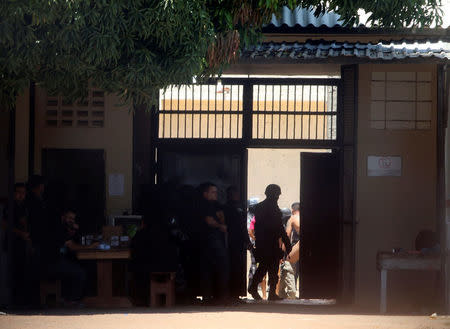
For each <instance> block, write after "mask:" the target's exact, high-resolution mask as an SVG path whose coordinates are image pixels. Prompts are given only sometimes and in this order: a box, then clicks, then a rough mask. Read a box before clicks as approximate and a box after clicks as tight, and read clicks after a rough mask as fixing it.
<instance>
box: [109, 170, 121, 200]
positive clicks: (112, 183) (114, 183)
mask: <svg viewBox="0 0 450 329" xmlns="http://www.w3.org/2000/svg"><path fill="white" fill-rule="evenodd" d="M123 186H124V176H123V174H110V175H109V188H108V190H109V195H111V196H123V193H124V187H123Z"/></svg>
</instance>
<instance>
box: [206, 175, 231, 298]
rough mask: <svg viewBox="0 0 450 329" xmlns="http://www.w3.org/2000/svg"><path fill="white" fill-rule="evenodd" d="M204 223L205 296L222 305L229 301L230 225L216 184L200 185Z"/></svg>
mask: <svg viewBox="0 0 450 329" xmlns="http://www.w3.org/2000/svg"><path fill="white" fill-rule="evenodd" d="M200 193H201V200H200V205H199V212H200V213H199V216H200V221H201V222H202V223H203V232H204V233H203V238H202V240H203V243H204V254H203V261H202V264H203V266H202V270H201V276H202V284H203V291H204V292H203V296H204V297H205V298H206V299H209V298H210V297H213V301H214V302H215V303H217V302H218V303H221V302H224V301H225V300H226V298H227V297H228V296H227V295H228V254H227V249H226V244H227V241H226V233H227V225H226V224H225V217H224V214H223V211H222V208H221V207H220V205H219V203H218V201H217V187H216V186H215V185H214V184H212V183H204V184H202V185H200Z"/></svg>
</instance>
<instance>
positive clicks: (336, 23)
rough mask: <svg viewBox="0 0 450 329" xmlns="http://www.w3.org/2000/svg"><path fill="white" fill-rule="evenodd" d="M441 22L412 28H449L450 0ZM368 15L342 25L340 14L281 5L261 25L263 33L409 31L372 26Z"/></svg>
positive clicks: (444, 5)
mask: <svg viewBox="0 0 450 329" xmlns="http://www.w3.org/2000/svg"><path fill="white" fill-rule="evenodd" d="M442 9H443V17H442V18H443V24H442V26H440V27H438V28H422V29H417V28H415V29H413V30H415V31H417V30H424V31H428V32H437V31H439V30H442V29H446V28H449V26H450V0H448V1H447V2H445V1H444V3H443V6H442ZM367 17H368V15H365V16H360V21H361V24H360V25H358V26H344V25H343V21H342V20H341V17H340V15H338V14H336V13H333V12H327V13H325V14H321V15H319V16H318V17H316V16H314V9H313V8H300V7H297V8H296V9H294V10H291V9H289V8H288V7H286V6H285V7H283V9H282V11H281V14H280V15H279V17H278V18H277V17H276V16H275V15H272V19H271V21H270V23H269V24H267V25H266V26H265V27H263V32H265V33H280V32H281V33H289V32H305V30H307V32H312V30H314V29H320V30H322V31H327V30H328V31H332V30H336V32H343V31H345V32H359V33H361V32H365V31H366V32H369V31H371V30H377V31H379V30H381V31H383V32H389V33H392V32H399V31H403V32H405V31H409V30H411V29H409V28H400V29H389V28H380V27H378V26H372V25H371V24H370V23H368V22H366V20H367Z"/></svg>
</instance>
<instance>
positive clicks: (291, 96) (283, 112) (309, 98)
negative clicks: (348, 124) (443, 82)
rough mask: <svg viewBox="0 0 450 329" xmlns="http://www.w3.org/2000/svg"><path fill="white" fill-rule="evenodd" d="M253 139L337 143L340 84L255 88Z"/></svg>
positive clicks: (273, 85)
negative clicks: (331, 141)
mask: <svg viewBox="0 0 450 329" xmlns="http://www.w3.org/2000/svg"><path fill="white" fill-rule="evenodd" d="M252 116H253V118H252V119H253V120H252V124H253V127H252V138H253V139H288V140H336V137H337V136H336V135H337V133H336V127H337V86H336V85H309V84H296V85H277V84H271V85H266V84H257V85H254V86H253V111H252Z"/></svg>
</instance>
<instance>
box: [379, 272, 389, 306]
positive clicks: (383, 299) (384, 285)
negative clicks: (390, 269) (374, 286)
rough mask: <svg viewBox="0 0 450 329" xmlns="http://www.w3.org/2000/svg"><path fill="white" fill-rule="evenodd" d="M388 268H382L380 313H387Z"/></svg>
mask: <svg viewBox="0 0 450 329" xmlns="http://www.w3.org/2000/svg"><path fill="white" fill-rule="evenodd" d="M386 299H387V270H384V269H382V270H381V291H380V313H386Z"/></svg>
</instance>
